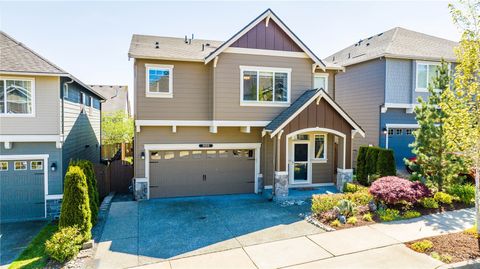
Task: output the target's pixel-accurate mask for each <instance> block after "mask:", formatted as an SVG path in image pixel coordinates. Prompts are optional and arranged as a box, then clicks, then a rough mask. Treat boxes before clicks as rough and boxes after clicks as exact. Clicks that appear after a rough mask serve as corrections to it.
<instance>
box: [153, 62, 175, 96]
mask: <svg viewBox="0 0 480 269" xmlns="http://www.w3.org/2000/svg"><path fill="white" fill-rule="evenodd" d="M146 72H147V81H146V84H147V85H146V87H147V96H149V97H173V95H172V92H173V66H172V65H147V66H146Z"/></svg>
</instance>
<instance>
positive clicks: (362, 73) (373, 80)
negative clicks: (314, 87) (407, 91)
mask: <svg viewBox="0 0 480 269" xmlns="http://www.w3.org/2000/svg"><path fill="white" fill-rule="evenodd" d="M384 100H385V60H382V59H375V60H371V61H367V62H363V63H359V64H355V65H352V66H348V67H347V69H346V72H344V73H338V74H337V76H336V92H335V101H337V103H338V104H339V105H340V106H341V107H342V108H343V109H344V110H345V111H346V112H347V113H348V114H349V115H350V116H351V117H352V118H353V119H354V120H355V121H356V122H357V123H358V124H359V125H360V126H362V129H363V130H364V131H365V138H362V137H361V136H359V135H356V136H355V138H354V139H353V141H352V149H353V154H352V159H353V166H354V167H355V165H356V163H355V160H356V157H357V156H356V153H357V152H358V148H359V147H360V146H361V145H368V144H372V145H378V143H379V136H380V132H381V130H380V106H382V105H383V104H384Z"/></svg>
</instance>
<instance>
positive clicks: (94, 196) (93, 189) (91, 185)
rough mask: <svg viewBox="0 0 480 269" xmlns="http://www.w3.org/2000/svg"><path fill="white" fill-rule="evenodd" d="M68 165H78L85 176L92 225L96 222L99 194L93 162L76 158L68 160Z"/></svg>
mask: <svg viewBox="0 0 480 269" xmlns="http://www.w3.org/2000/svg"><path fill="white" fill-rule="evenodd" d="M70 165H75V166H78V167H80V168H81V169H82V170H83V173H84V174H85V177H86V178H87V186H88V198H89V202H90V203H89V204H90V211H91V212H92V226H93V225H95V223H96V222H97V217H98V208H99V203H100V201H99V195H98V188H97V179H96V177H95V171H94V170H93V163H92V162H91V161H88V160H77V161H72V162H70Z"/></svg>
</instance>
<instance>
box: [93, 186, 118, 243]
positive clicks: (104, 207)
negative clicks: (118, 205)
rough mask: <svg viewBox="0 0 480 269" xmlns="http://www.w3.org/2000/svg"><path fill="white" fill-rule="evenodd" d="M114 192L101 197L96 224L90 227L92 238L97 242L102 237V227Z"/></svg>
mask: <svg viewBox="0 0 480 269" xmlns="http://www.w3.org/2000/svg"><path fill="white" fill-rule="evenodd" d="M113 196H115V193H114V192H111V193H110V194H109V195H107V196H106V197H105V198H103V201H102V204H101V205H100V210H99V211H98V219H97V224H96V225H95V227H93V229H92V239H93V240H94V241H95V242H96V243H98V242H99V241H100V238H101V237H102V233H103V228H104V227H105V221H106V220H107V216H108V211H109V210H110V205H111V204H112V199H113Z"/></svg>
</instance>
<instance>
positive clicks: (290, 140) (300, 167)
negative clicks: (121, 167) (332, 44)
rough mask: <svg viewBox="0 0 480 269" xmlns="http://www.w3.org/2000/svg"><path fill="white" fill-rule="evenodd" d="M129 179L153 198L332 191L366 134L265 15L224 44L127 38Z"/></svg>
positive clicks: (322, 71)
mask: <svg viewBox="0 0 480 269" xmlns="http://www.w3.org/2000/svg"><path fill="white" fill-rule="evenodd" d="M129 57H130V58H134V59H135V61H134V73H135V76H134V77H135V81H134V94H135V98H134V99H135V103H134V108H135V113H134V115H135V127H136V133H135V143H134V144H135V155H134V164H135V177H136V178H138V180H144V181H146V182H147V183H148V184H149V186H150V188H149V189H148V196H149V197H150V198H157V197H172V196H193V195H211V194H233V193H257V192H261V191H263V189H264V188H266V189H268V188H273V187H275V189H274V190H275V193H276V194H277V196H278V197H283V196H284V195H287V194H288V189H289V188H305V187H308V188H312V187H318V186H325V185H334V184H335V183H336V182H337V181H336V178H337V172H338V174H339V175H341V176H343V175H345V174H349V173H351V172H352V171H351V169H350V168H351V162H350V160H351V157H350V153H351V139H352V136H355V134H357V135H363V130H362V129H361V128H360V126H359V125H358V124H356V123H355V122H354V121H353V120H352V119H351V118H350V117H349V116H348V115H347V114H346V113H345V112H344V111H343V110H342V109H341V108H340V107H339V106H338V105H337V104H336V103H335V102H334V101H333V99H332V98H331V96H333V95H334V92H335V84H334V83H333V82H334V77H335V75H336V74H337V72H341V71H342V70H343V68H342V67H341V66H338V65H335V64H331V63H328V62H326V61H322V60H320V59H319V58H318V57H317V56H316V55H315V54H314V53H313V52H312V51H311V50H310V49H309V48H308V47H307V46H306V45H305V44H304V43H303V42H302V41H301V40H300V39H299V38H298V37H297V36H296V35H295V34H294V33H293V32H292V31H291V30H290V29H289V28H288V27H287V26H286V25H285V23H284V22H283V21H282V20H281V19H280V18H278V17H277V15H275V14H274V13H273V12H272V11H271V10H270V9H268V10H266V11H265V12H263V13H262V14H260V15H259V16H258V17H257V18H255V19H254V20H253V21H251V22H250V23H248V24H247V25H246V26H245V27H243V28H242V29H241V30H240V31H238V32H237V33H235V34H234V35H233V36H232V37H231V38H229V39H227V40H226V41H214V40H201V39H193V40H192V39H189V38H187V37H185V38H172V37H162V36H146V35H134V36H133V37H132V42H131V45H130V50H129Z"/></svg>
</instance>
